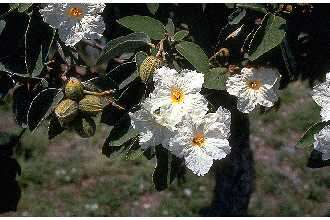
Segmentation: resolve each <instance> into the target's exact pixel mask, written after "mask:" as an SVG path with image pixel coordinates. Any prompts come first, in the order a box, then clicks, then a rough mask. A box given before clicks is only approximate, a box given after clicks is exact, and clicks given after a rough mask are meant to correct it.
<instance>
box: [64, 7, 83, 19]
mask: <svg viewBox="0 0 330 220" xmlns="http://www.w3.org/2000/svg"><path fill="white" fill-rule="evenodd" d="M68 14H69V16H71V17H80V16H81V15H82V14H83V11H82V9H81V8H78V7H72V8H69V10H68Z"/></svg>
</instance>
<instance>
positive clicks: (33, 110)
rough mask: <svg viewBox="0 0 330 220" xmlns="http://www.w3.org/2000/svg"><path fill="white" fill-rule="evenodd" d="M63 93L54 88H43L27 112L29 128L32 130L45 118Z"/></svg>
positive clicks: (61, 97)
mask: <svg viewBox="0 0 330 220" xmlns="http://www.w3.org/2000/svg"><path fill="white" fill-rule="evenodd" d="M63 97H64V94H63V92H62V91H60V90H59V89H56V88H49V89H44V90H43V91H41V92H40V93H39V94H38V95H37V96H35V97H34V98H33V100H32V102H31V105H30V107H29V110H28V114H27V123H28V126H29V129H30V130H31V131H33V130H34V129H36V128H37V127H38V126H39V125H40V124H41V122H42V121H43V120H44V119H46V118H47V117H48V116H49V115H50V114H51V113H52V112H53V111H54V109H55V107H56V106H57V104H58V103H59V102H60V101H61V100H62V99H63Z"/></svg>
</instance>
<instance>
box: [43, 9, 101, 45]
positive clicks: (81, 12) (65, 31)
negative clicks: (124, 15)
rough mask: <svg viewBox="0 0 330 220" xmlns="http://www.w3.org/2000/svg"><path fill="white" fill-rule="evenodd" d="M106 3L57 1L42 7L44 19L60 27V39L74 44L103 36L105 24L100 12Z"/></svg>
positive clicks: (53, 25)
mask: <svg viewBox="0 0 330 220" xmlns="http://www.w3.org/2000/svg"><path fill="white" fill-rule="evenodd" d="M104 8H105V4H103V3H102V4H79V3H57V4H48V5H47V6H46V7H45V8H43V9H40V10H39V11H40V14H41V16H42V17H43V19H44V21H45V22H46V23H48V24H49V25H50V26H52V27H53V28H57V29H58V34H59V37H60V39H61V40H62V41H63V42H64V43H65V44H66V45H67V46H74V45H75V44H76V43H78V42H79V41H80V40H81V39H83V38H85V39H98V38H100V37H102V33H103V32H104V30H105V24H104V22H103V18H102V16H101V15H100V13H102V12H103V9H104Z"/></svg>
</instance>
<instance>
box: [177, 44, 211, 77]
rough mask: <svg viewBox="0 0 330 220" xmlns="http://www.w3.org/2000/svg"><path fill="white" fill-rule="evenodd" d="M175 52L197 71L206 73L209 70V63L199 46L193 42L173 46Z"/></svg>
mask: <svg viewBox="0 0 330 220" xmlns="http://www.w3.org/2000/svg"><path fill="white" fill-rule="evenodd" d="M175 48H176V50H177V51H178V52H179V53H180V54H181V55H182V56H183V57H184V58H186V59H187V60H188V61H189V62H190V63H191V64H192V65H193V66H194V67H195V68H196V70H197V71H199V72H202V73H206V72H208V70H209V61H208V58H207V56H206V54H205V53H204V51H203V50H202V48H200V46H198V45H197V44H195V43H193V42H188V41H182V42H181V43H179V44H177V45H175Z"/></svg>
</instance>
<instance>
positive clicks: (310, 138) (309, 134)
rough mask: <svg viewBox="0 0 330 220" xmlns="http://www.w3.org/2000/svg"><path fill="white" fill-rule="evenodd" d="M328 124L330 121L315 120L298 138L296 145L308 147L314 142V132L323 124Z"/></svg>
mask: <svg viewBox="0 0 330 220" xmlns="http://www.w3.org/2000/svg"><path fill="white" fill-rule="evenodd" d="M327 125H330V121H326V122H325V121H322V122H317V123H315V124H314V125H312V126H311V127H309V128H308V129H307V131H306V132H305V134H304V135H303V136H302V137H301V138H300V139H299V141H298V143H297V146H298V147H309V146H311V145H313V143H314V134H316V133H318V132H319V131H320V130H322V129H323V128H324V127H325V126H327Z"/></svg>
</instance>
